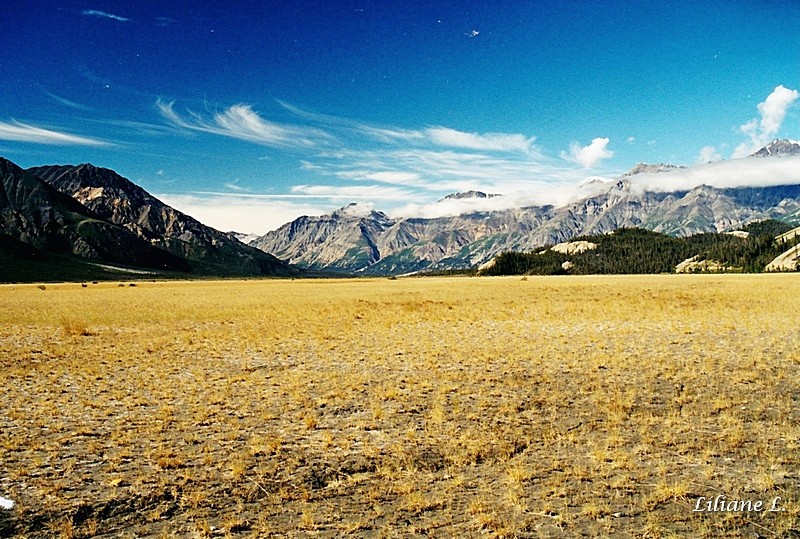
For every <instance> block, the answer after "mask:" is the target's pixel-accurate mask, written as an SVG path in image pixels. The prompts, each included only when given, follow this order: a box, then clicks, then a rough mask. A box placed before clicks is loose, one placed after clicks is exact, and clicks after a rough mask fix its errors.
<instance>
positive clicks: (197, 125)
mask: <svg viewBox="0 0 800 539" xmlns="http://www.w3.org/2000/svg"><path fill="white" fill-rule="evenodd" d="M156 107H157V108H158V110H159V112H160V113H161V115H162V116H163V117H164V118H165V119H166V120H168V121H169V122H171V123H172V124H173V125H175V126H177V127H182V128H184V129H190V130H194V131H202V132H206V133H213V134H215V135H222V136H226V137H231V138H236V139H240V140H246V141H248V142H253V143H256V144H262V145H265V146H277V147H291V146H302V147H315V146H318V145H320V144H325V143H328V142H331V141H332V140H333V137H331V136H330V135H329V134H328V133H326V132H325V131H323V130H321V129H315V128H310V127H302V126H296V125H285V124H278V123H275V122H270V121H268V120H265V119H264V118H262V117H261V116H260V115H259V114H258V113H257V112H255V111H254V110H253V109H252V108H251V107H250V106H249V105H244V104H238V105H233V106H231V107H228V108H227V109H225V110H224V111H222V112H217V113H215V114H214V115H213V116H212V117H211V118H210V119H206V118H203V117H202V116H200V115H199V114H195V113H193V112H188V116H189V117H188V118H184V117H183V116H181V115H180V114H178V113H177V112H175V102H174V101H170V102H165V101H161V100H160V99H159V100H157V101H156Z"/></svg>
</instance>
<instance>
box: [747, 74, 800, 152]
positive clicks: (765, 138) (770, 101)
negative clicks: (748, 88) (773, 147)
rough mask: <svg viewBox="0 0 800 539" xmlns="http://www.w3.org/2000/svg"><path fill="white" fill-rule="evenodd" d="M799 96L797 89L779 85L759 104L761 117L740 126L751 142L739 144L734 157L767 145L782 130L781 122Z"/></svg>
mask: <svg viewBox="0 0 800 539" xmlns="http://www.w3.org/2000/svg"><path fill="white" fill-rule="evenodd" d="M798 97H800V93H798V91H797V90H790V89H789V88H786V87H785V86H783V85H778V86H777V87H776V88H775V89H774V90H773V91H772V93H771V94H769V95H768V96H767V98H766V99H765V100H764V101H762V102H761V103H759V104H758V113H759V115H760V116H761V119H760V120H759V119H756V118H753V119H752V120H750V121H749V122H747V123H745V124H743V125H741V126H740V127H739V131H741V132H742V133H744V134H745V135H747V136H748V137H749V138H750V143H749V144H748V143H746V142H743V143H742V144H739V145H738V146H737V147H736V149H735V150H734V152H733V157H734V158H736V157H745V156H747V155H750V154H752V153H753V152H756V151H758V150H759V149H760V148H762V147H763V146H766V145H767V143H769V142H770V141H771V140H772V139H773V137H774V136H775V135H776V134H777V133H778V131H780V128H781V124H783V120H784V118H786V111H787V110H788V109H789V107H790V106H791V105H792V104H793V103H794V102H795V101H796V100H797V98H798Z"/></svg>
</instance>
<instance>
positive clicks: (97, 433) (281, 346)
mask: <svg viewBox="0 0 800 539" xmlns="http://www.w3.org/2000/svg"><path fill="white" fill-rule="evenodd" d="M135 284H136V286H131V283H101V284H86V285H85V286H82V285H81V284H80V283H76V284H47V285H41V286H36V285H4V286H0V380H1V381H2V383H0V496H4V497H6V498H10V499H11V500H14V501H15V502H16V506H15V507H14V508H13V509H12V510H11V511H0V536H15V537H16V536H18V537H67V538H69V537H131V538H132V537H199V538H203V537H287V536H288V537H340V536H353V537H428V536H431V537H484V536H489V537H652V538H658V537H707V538H716V537H748V538H751V537H756V536H760V537H800V488H798V482H800V469H799V468H798V466H799V465H800V407H799V406H798V404H799V403H798V400H800V372H798V371H800V309H798V308H797V304H796V297H797V294H798V292H800V280H799V278H798V276H797V275H718V276H711V275H681V276H666V275H665V276H619V277H542V278H534V277H529V278H526V279H520V278H519V277H514V278H467V277H460V278H458V277H453V278H424V279H423V278H415V279H412V278H408V279H397V280H388V279H371V280H273V281H269V280H268V281H219V282H208V281H200V282H147V281H138V282H136V283H135ZM719 496H724V497H725V499H726V500H728V501H731V500H740V501H749V502H750V503H751V508H752V507H753V506H754V504H755V502H757V501H762V502H764V504H765V507H763V508H762V510H761V511H755V510H751V511H727V512H721V511H707V510H706V511H694V509H696V508H697V507H698V500H700V499H701V497H702V498H703V500H701V505H700V507H701V508H702V507H705V506H704V505H703V504H704V503H705V500H707V499H712V500H713V499H719V498H717V497H719ZM778 497H780V499H779V500H777V498H778ZM773 504H774V506H775V508H776V509H778V510H777V511H769V510H768V509H770V508H772V507H773Z"/></svg>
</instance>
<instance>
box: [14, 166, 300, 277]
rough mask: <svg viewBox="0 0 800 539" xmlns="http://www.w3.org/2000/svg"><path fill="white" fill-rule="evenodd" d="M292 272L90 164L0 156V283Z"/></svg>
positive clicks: (127, 181)
mask: <svg viewBox="0 0 800 539" xmlns="http://www.w3.org/2000/svg"><path fill="white" fill-rule="evenodd" d="M143 272H144V273H145V274H150V275H164V276H167V275H172V274H175V275H184V276H187V277H188V276H192V277H197V276H206V275H215V276H247V275H296V274H298V273H299V270H298V269H297V268H293V267H291V266H289V265H287V264H285V263H284V262H282V261H280V260H278V259H277V258H275V257H274V256H272V255H270V254H267V253H264V252H263V251H260V250H258V249H254V248H253V247H249V246H247V245H245V244H243V243H242V242H240V241H239V240H237V239H236V238H234V237H233V236H231V235H229V234H226V233H223V232H220V231H218V230H215V229H213V228H211V227H208V226H206V225H204V224H202V223H200V222H199V221H197V220H196V219H193V218H192V217H190V216H188V215H185V214H183V213H181V212H180V211H178V210H175V209H174V208H172V207H170V206H168V205H166V204H164V203H163V202H161V201H160V200H158V199H157V198H155V197H153V196H152V195H150V194H149V193H147V192H146V191H145V190H144V189H142V188H141V187H139V186H137V185H135V184H134V183H133V182H131V181H130V180H128V179H126V178H123V177H122V176H120V175H119V174H117V173H115V172H114V171H112V170H109V169H104V168H99V167H95V166H93V165H89V164H83V165H78V166H46V167H35V168H31V169H27V170H23V169H22V168H20V167H19V166H17V165H15V164H14V163H12V162H10V161H8V160H6V159H2V158H0V279H2V280H6V281H9V280H11V281H13V280H50V279H73V278H77V279H87V278H93V277H97V278H109V277H114V276H120V275H130V274H142V273H143Z"/></svg>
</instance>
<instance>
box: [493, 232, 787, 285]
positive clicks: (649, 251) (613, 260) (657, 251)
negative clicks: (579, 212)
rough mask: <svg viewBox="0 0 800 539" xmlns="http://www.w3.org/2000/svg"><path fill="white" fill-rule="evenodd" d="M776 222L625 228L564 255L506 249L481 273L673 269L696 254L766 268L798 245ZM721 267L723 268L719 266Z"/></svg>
mask: <svg viewBox="0 0 800 539" xmlns="http://www.w3.org/2000/svg"><path fill="white" fill-rule="evenodd" d="M791 228H792V227H791V226H789V225H787V224H786V223H782V222H780V221H775V220H767V221H760V222H757V223H752V224H750V225H748V226H746V227H744V230H743V231H744V232H747V233H748V235H747V237H740V236H738V235H734V234H726V233H723V234H713V233H707V234H696V235H693V236H687V237H683V238H675V237H672V236H667V235H665V234H660V233H657V232H651V231H649V230H643V229H638V228H623V229H619V230H617V231H615V232H613V233H611V234H603V235H596V236H581V237H578V238H574V239H573V240H572V241H581V240H584V241H588V242H590V243H593V244H596V246H597V247H596V248H594V249H591V250H587V251H584V252H582V253H573V254H565V253H561V252H557V251H553V250H551V249H550V246H547V247H542V248H539V249H536V250H535V251H533V252H530V253H519V252H505V253H502V254H500V255H498V256H497V257H496V258H495V260H494V264H493V265H491V266H490V267H488V268H485V269H483V270H481V272H480V273H481V275H566V274H571V275H587V274H634V273H674V272H675V266H677V265H678V264H680V263H681V262H683V261H684V260H687V259H689V258H692V257H697V260H698V261H703V260H706V261H710V262H711V261H713V262H714V263H716V264H715V265H716V266H720V267H723V268H725V270H724V271H734V272H761V271H763V270H764V267H765V266H766V265H767V264H769V262H771V261H772V260H773V259H774V258H775V257H777V256H778V255H779V254H781V253H782V252H784V251H785V250H787V249H788V248H789V247H791V246H793V245H795V244H797V243H798V239H796V238H792V239H790V240H787V241H784V242H778V241H776V240H775V237H776V236H778V235H780V234H782V233H784V232H787V231H789V230H791ZM717 271H720V270H717Z"/></svg>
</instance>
